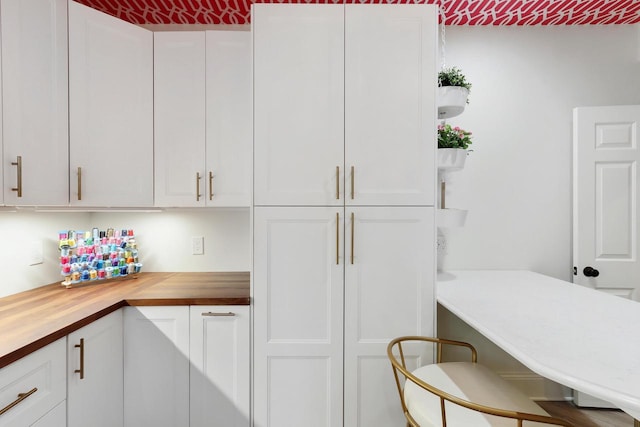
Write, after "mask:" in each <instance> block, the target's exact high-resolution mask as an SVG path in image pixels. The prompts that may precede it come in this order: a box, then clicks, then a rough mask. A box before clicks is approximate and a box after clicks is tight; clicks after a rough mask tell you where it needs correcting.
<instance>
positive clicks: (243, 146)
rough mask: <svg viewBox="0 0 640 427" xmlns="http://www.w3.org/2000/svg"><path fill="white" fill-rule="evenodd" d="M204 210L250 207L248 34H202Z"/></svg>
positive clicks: (249, 69) (250, 121)
mask: <svg viewBox="0 0 640 427" xmlns="http://www.w3.org/2000/svg"><path fill="white" fill-rule="evenodd" d="M206 37H207V55H206V56H207V67H206V69H207V76H206V82H207V83H206V88H207V92H206V93H207V145H206V156H207V170H206V180H207V182H206V185H205V187H206V188H207V191H206V194H205V198H206V203H207V206H249V205H250V204H251V177H252V176H253V171H252V162H251V158H252V156H251V149H252V136H253V133H252V129H253V122H252V109H253V104H252V93H253V92H252V73H251V32H250V31H207V32H206Z"/></svg>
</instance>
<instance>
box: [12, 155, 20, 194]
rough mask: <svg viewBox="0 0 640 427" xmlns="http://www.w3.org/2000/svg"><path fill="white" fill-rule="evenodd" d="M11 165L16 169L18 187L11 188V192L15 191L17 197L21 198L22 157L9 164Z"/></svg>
mask: <svg viewBox="0 0 640 427" xmlns="http://www.w3.org/2000/svg"><path fill="white" fill-rule="evenodd" d="M11 165H13V166H17V169H18V187H17V188H12V189H11V191H17V192H18V197H22V156H18V157H17V158H16V161H15V162H11Z"/></svg>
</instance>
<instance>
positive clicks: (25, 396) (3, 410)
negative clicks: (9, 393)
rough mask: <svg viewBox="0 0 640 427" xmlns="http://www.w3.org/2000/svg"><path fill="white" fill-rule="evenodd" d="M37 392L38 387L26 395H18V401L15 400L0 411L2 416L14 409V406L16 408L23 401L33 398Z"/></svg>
mask: <svg viewBox="0 0 640 427" xmlns="http://www.w3.org/2000/svg"><path fill="white" fill-rule="evenodd" d="M36 391H38V388H37V387H34V388H32V389H31V390H29V391H28V392H26V393H18V398H17V399H16V400H14V401H13V402H11V403H9V404H8V405H7V406H5V407H4V408H2V409H0V415H2V414H4V413H5V412H7V411H8V410H9V409H11V408H13V407H14V406H16V405H17V404H19V403H20V402H22V401H23V400H25V399H26V398H27V397H29V396H31V395H32V394H33V393H35V392H36Z"/></svg>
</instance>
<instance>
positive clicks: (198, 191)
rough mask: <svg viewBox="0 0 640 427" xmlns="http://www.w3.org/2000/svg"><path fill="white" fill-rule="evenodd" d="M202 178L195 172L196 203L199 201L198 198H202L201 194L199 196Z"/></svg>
mask: <svg viewBox="0 0 640 427" xmlns="http://www.w3.org/2000/svg"><path fill="white" fill-rule="evenodd" d="M201 178H202V177H201V176H200V172H196V202H199V201H200V197H202V194H200V179H201Z"/></svg>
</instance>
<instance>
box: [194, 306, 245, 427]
mask: <svg viewBox="0 0 640 427" xmlns="http://www.w3.org/2000/svg"><path fill="white" fill-rule="evenodd" d="M249 325H250V321H249V306H246V305H245V306H192V307H191V331H190V336H191V342H190V359H191V374H190V380H191V393H190V399H191V411H190V413H191V418H190V426H191V427H205V426H206V427H209V426H219V427H248V426H249V425H250V422H249V407H250V395H251V391H250V352H249V345H250V335H249Z"/></svg>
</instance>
